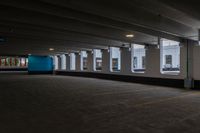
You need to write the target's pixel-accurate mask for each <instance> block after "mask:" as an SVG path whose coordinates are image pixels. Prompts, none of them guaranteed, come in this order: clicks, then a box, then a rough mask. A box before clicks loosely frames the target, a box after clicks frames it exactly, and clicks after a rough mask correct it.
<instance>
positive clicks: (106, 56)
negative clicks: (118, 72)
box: [102, 49, 111, 73]
mask: <svg viewBox="0 0 200 133" xmlns="http://www.w3.org/2000/svg"><path fill="white" fill-rule="evenodd" d="M102 53H103V54H102V72H103V73H109V72H110V67H111V63H110V52H109V50H107V49H104V50H102Z"/></svg>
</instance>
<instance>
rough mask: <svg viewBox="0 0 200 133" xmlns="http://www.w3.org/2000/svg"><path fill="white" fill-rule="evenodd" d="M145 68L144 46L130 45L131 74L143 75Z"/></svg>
mask: <svg viewBox="0 0 200 133" xmlns="http://www.w3.org/2000/svg"><path fill="white" fill-rule="evenodd" d="M145 67H146V50H145V46H144V45H139V44H133V45H132V72H138V73H144V72H145Z"/></svg>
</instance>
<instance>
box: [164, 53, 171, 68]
mask: <svg viewBox="0 0 200 133" xmlns="http://www.w3.org/2000/svg"><path fill="white" fill-rule="evenodd" d="M165 67H168V68H171V67H172V55H165Z"/></svg>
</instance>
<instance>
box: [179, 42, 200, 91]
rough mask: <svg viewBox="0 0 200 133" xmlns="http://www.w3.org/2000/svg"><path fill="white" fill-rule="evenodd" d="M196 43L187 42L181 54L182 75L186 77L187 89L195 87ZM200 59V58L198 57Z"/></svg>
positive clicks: (185, 85) (185, 84)
mask: <svg viewBox="0 0 200 133" xmlns="http://www.w3.org/2000/svg"><path fill="white" fill-rule="evenodd" d="M194 45H195V42H194V41H192V40H186V42H185V43H184V47H183V48H181V49H182V52H181V73H182V75H183V76H184V77H185V82H184V87H185V88H188V89H190V88H193V87H194V83H193V79H194V73H193V69H194V67H193V66H194V64H193V63H194V56H193V53H194V51H193V50H194V49H193V47H194ZM198 57H199V56H198ZM195 64H196V61H195Z"/></svg>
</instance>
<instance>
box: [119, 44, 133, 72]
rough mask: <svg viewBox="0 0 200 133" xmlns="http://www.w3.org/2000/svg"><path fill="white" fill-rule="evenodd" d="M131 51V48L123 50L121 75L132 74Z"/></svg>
mask: <svg viewBox="0 0 200 133" xmlns="http://www.w3.org/2000/svg"><path fill="white" fill-rule="evenodd" d="M131 60H132V59H131V50H130V49H129V48H121V73H124V74H126V75H127V74H131V73H132V69H131V67H132V61H131Z"/></svg>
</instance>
